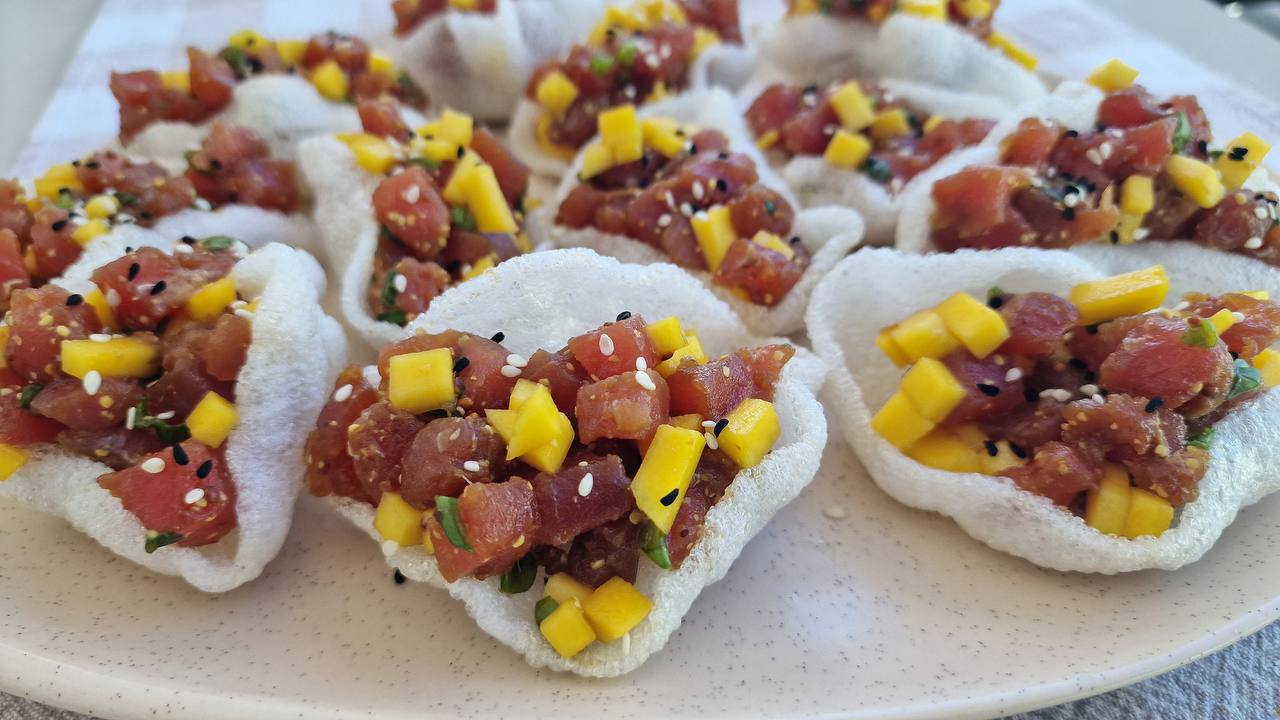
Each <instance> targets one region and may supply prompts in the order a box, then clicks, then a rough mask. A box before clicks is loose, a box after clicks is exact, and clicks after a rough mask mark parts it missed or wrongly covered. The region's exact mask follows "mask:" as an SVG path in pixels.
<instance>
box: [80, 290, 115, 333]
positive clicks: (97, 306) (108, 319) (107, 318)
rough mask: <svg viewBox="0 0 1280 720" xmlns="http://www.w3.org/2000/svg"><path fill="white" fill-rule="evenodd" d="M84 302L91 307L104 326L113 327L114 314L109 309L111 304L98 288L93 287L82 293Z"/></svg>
mask: <svg viewBox="0 0 1280 720" xmlns="http://www.w3.org/2000/svg"><path fill="white" fill-rule="evenodd" d="M84 304H85V305H88V306H89V307H91V308H93V312H94V313H95V314H96V315H97V316H98V322H100V323H102V326H103V327H105V328H108V329H110V328H114V327H115V326H116V317H115V316H116V314H115V311H114V310H112V309H111V305H109V304H108V303H107V296H106V295H103V294H102V291H101V290H99V289H98V288H96V287H95V288H94V289H92V290H90V291H89V292H87V293H85V294H84Z"/></svg>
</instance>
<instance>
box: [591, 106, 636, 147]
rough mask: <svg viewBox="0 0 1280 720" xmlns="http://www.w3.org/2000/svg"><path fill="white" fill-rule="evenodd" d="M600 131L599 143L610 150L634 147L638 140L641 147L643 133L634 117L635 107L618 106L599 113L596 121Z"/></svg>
mask: <svg viewBox="0 0 1280 720" xmlns="http://www.w3.org/2000/svg"><path fill="white" fill-rule="evenodd" d="M596 127H597V128H598V129H599V131H600V142H603V143H604V144H605V145H606V146H607V147H609V148H610V149H614V150H616V149H617V148H619V147H624V146H631V145H634V144H635V142H636V141H637V140H638V141H640V143H641V144H642V145H643V143H644V133H643V132H642V131H641V129H640V120H639V118H638V117H636V106H635V105H630V104H627V105H619V106H618V107H615V108H611V109H609V110H605V111H604V112H602V113H600V117H599V118H597V120H596Z"/></svg>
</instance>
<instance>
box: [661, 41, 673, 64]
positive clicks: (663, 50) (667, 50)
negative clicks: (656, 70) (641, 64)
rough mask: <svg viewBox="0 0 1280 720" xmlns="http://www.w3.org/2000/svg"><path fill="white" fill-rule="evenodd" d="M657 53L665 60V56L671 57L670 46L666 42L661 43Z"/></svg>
mask: <svg viewBox="0 0 1280 720" xmlns="http://www.w3.org/2000/svg"><path fill="white" fill-rule="evenodd" d="M658 54H659V55H661V56H662V59H663V60H666V59H667V58H669V57H671V46H670V45H668V44H666V43H662V45H661V46H660V47H659V48H658Z"/></svg>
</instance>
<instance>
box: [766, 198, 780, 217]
mask: <svg viewBox="0 0 1280 720" xmlns="http://www.w3.org/2000/svg"><path fill="white" fill-rule="evenodd" d="M777 210H778V203H776V202H774V201H772V200H765V201H764V211H765V212H766V213H768V214H769V217H773V214H774V213H775V212H777Z"/></svg>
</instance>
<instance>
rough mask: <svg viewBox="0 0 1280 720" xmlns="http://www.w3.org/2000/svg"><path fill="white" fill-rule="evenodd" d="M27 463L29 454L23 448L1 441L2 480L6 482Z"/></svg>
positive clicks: (0, 473)
mask: <svg viewBox="0 0 1280 720" xmlns="http://www.w3.org/2000/svg"><path fill="white" fill-rule="evenodd" d="M26 464H27V454H26V453H25V452H23V451H22V450H19V449H18V448H16V447H14V446H12V445H5V444H2V443H0V482H4V481H5V480H8V479H9V478H10V477H12V476H13V474H14V473H16V472H18V468H20V467H22V466H23V465H26Z"/></svg>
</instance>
